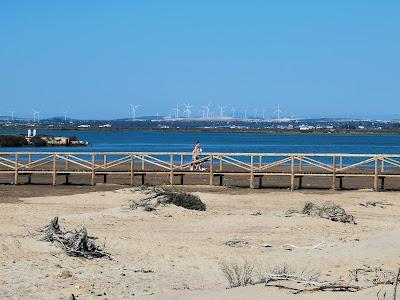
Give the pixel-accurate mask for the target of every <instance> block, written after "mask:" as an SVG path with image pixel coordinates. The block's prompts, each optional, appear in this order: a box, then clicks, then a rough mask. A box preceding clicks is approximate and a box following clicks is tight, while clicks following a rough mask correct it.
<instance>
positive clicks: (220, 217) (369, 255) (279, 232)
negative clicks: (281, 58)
mask: <svg viewBox="0 0 400 300" xmlns="http://www.w3.org/2000/svg"><path fill="white" fill-rule="evenodd" d="M180 189H184V190H186V191H188V192H191V193H194V194H195V195H197V196H199V197H200V199H201V200H202V201H203V202H204V203H206V205H207V211H205V212H200V211H191V210H186V209H184V208H181V207H176V206H173V205H170V206H165V207H161V208H159V209H157V210H156V211H153V212H146V211H144V210H142V209H136V210H132V209H130V208H129V204H130V203H131V201H132V200H138V199H141V198H143V197H144V195H143V193H142V192H140V191H135V190H134V189H132V188H123V189H121V188H120V187H119V186H113V185H111V186H107V188H105V186H102V185H98V186H96V187H81V188H80V189H77V188H76V187H60V188H58V189H57V188H52V187H40V186H17V187H13V186H1V187H0V210H1V213H0V247H1V252H0V258H1V260H0V261H1V262H0V298H1V299H69V298H70V296H71V294H74V295H75V297H76V298H77V299H149V300H150V299H189V298H190V299H261V298H262V299H282V300H283V299H285V300H286V299H288V300H291V299H299V300H303V299H367V300H368V299H371V300H372V299H374V300H375V299H377V296H376V295H377V292H379V291H381V290H383V291H387V293H388V294H387V296H390V295H391V293H392V286H391V285H380V286H376V287H373V288H368V289H364V290H362V291H359V292H354V293H353V292H313V293H309V292H307V293H301V294H298V295H294V294H293V293H291V292H290V291H288V290H282V289H278V288H275V287H265V286H264V285H263V284H259V285H255V286H247V287H240V288H231V289H228V282H227V280H226V278H225V277H224V274H223V273H222V271H221V270H220V264H221V263H222V262H227V263H232V262H238V263H241V262H243V261H248V262H250V263H252V264H254V266H255V268H254V269H255V272H258V273H260V274H261V273H263V272H266V271H267V270H268V269H269V268H271V267H274V266H277V265H283V264H286V265H287V266H289V267H290V268H291V269H293V270H306V269H307V270H313V271H316V272H318V273H320V278H321V279H324V280H346V279H347V278H348V276H349V271H350V270H352V269H355V268H368V267H382V268H385V269H388V270H393V271H395V270H396V269H397V268H398V267H399V261H400V255H399V253H398V249H399V247H400V234H399V233H400V224H399V222H398V219H399V216H400V206H399V204H398V198H399V196H400V193H399V192H385V193H375V192H371V191H370V190H365V191H343V192H330V191H307V190H304V191H296V192H290V191H286V190H249V189H230V188H226V187H214V188H209V187H204V186H191V187H180ZM10 195H12V196H10ZM306 201H312V202H314V203H318V204H321V203H323V202H324V201H333V202H335V203H337V204H339V205H341V206H342V207H343V208H344V209H345V210H346V212H348V213H350V214H352V215H353V216H354V217H355V219H356V222H357V224H356V225H354V224H344V223H339V222H333V221H330V220H326V219H321V218H315V217H309V216H302V215H294V216H292V217H285V215H284V214H285V211H287V210H288V209H291V208H294V209H301V208H302V207H303V205H304V203H305V202H306ZM366 201H382V202H384V203H386V204H389V205H388V206H385V208H380V207H370V208H366V207H363V206H361V205H360V203H365V202H366ZM55 216H59V219H60V225H61V227H62V228H63V229H73V228H77V229H78V228H80V227H81V226H83V225H84V226H85V227H86V228H87V229H88V232H89V234H90V235H93V236H96V237H98V239H97V240H96V243H97V244H98V245H100V246H101V247H102V248H104V249H105V250H107V251H108V252H110V253H111V254H112V256H113V257H114V258H115V260H108V259H106V258H102V259H91V260H88V259H82V258H75V257H69V256H67V255H66V254H65V253H64V252H63V250H62V249H60V248H59V247H56V246H54V245H52V244H51V243H48V242H45V241H41V240H40V234H39V233H38V230H39V229H40V228H42V227H43V226H45V225H47V224H48V223H49V221H50V220H51V219H52V218H53V217H55ZM232 240H239V241H241V243H239V246H236V247H231V246H228V245H226V244H225V243H226V242H227V241H232ZM321 243H322V244H321ZM267 244H268V245H269V246H268V247H265V246H266V245H267ZM286 244H291V245H295V246H297V247H299V248H295V249H292V250H291V251H289V250H286V249H285V245H286ZM314 245H320V246H318V247H317V248H315V249H312V248H313V246H314Z"/></svg>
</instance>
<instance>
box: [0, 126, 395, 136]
mask: <svg viewBox="0 0 400 300" xmlns="http://www.w3.org/2000/svg"><path fill="white" fill-rule="evenodd" d="M30 128H31V127H13V128H3V127H2V128H0V133H1V132H2V131H10V130H28V129H30ZM35 129H36V130H38V131H39V130H47V131H104V132H107V131H109V132H115V131H149V132H207V133H259V134H288V135H291V134H304V135H314V134H326V135H339V134H349V135H380V134H400V129H399V130H343V129H340V130H334V131H330V130H326V129H325V130H318V129H315V130H296V129H292V130H286V129H243V128H237V129H234V128H157V127H151V128H122V127H121V128H97V127H93V128H67V127H65V128H54V127H35Z"/></svg>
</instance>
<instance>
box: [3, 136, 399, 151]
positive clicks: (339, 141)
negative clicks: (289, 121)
mask: <svg viewBox="0 0 400 300" xmlns="http://www.w3.org/2000/svg"><path fill="white" fill-rule="evenodd" d="M0 133H25V131H0ZM39 133H40V134H49V135H63V136H69V135H75V136H77V137H78V138H79V139H82V140H86V141H88V142H89V146H87V147H49V148H46V147H45V148H40V147H33V148H28V147H24V148H0V151H1V152H14V151H60V152H63V151H65V152H67V151H90V152H105V151H107V152H111V151H112V152H119V151H132V152H134V151H149V152H164V151H176V152H191V151H192V149H193V145H194V143H195V142H196V140H200V141H201V142H202V145H203V151H205V152H253V153H258V152H261V153H270V152H285V153H291V152H292V153H366V154H367V153H385V154H400V135H328V134H326V135H316V134H315V135H314V134H311V135H306V134H293V135H291V134H290V135H289V134H284V135H278V134H257V133H211V132H204V133H202V132H154V131H153V132H150V131H118V132H117V131H115V132H114V131H112V132H111V131H110V132H105V131H40V132H39Z"/></svg>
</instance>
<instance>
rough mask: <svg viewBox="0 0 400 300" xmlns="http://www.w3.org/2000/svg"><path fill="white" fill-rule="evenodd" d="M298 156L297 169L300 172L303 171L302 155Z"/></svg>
mask: <svg viewBox="0 0 400 300" xmlns="http://www.w3.org/2000/svg"><path fill="white" fill-rule="evenodd" d="M299 158H300V165H299V171H300V172H303V157H302V156H300V157H299Z"/></svg>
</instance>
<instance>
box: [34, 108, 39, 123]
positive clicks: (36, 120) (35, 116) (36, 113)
mask: <svg viewBox="0 0 400 300" xmlns="http://www.w3.org/2000/svg"><path fill="white" fill-rule="evenodd" d="M33 122H38V123H39V122H40V111H37V110H35V109H33Z"/></svg>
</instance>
